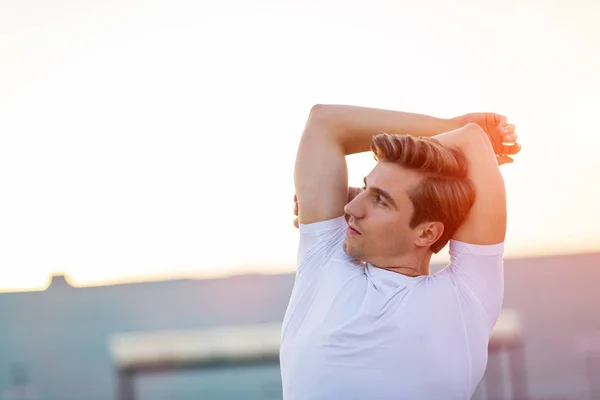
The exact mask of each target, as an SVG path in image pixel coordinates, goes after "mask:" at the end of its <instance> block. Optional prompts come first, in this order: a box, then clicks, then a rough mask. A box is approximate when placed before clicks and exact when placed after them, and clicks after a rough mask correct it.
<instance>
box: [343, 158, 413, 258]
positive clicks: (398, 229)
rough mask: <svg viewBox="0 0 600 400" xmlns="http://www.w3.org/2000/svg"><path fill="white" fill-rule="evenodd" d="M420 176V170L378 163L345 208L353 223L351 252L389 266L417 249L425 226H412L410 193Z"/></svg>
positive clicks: (347, 244) (348, 249)
mask: <svg viewBox="0 0 600 400" xmlns="http://www.w3.org/2000/svg"><path fill="white" fill-rule="evenodd" d="M419 179H420V175H419V173H418V172H416V171H413V170H408V169H405V168H403V167H401V166H399V165H397V164H394V163H391V162H385V161H384V162H379V163H378V164H377V166H376V167H375V168H374V169H373V170H372V171H371V173H370V174H369V175H368V176H367V177H365V188H364V189H365V190H364V191H363V192H362V193H360V194H359V195H358V196H356V197H355V198H354V199H353V200H352V201H351V202H350V203H348V204H347V205H346V207H345V209H344V210H345V212H346V214H348V224H349V226H350V228H349V229H348V232H347V233H346V238H345V240H344V250H345V252H346V253H347V254H348V255H350V256H351V257H353V258H355V259H358V260H361V261H366V262H369V263H371V264H373V265H376V266H380V267H385V266H392V265H394V263H396V262H398V260H399V259H401V258H402V257H403V255H406V253H407V252H411V251H414V250H415V242H416V241H418V238H419V236H420V228H421V227H415V228H414V229H411V228H410V226H409V223H410V220H411V218H412V215H413V205H412V202H411V200H410V198H409V197H408V192H409V191H410V190H411V189H412V188H413V187H415V186H416V185H417V184H418V183H419ZM352 228H354V229H356V231H355V230H353V229H352Z"/></svg>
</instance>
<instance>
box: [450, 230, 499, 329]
mask: <svg viewBox="0 0 600 400" xmlns="http://www.w3.org/2000/svg"><path fill="white" fill-rule="evenodd" d="M440 273H441V274H444V275H447V276H448V277H449V278H450V280H451V281H452V282H453V284H454V285H455V286H456V287H457V289H460V291H461V292H462V293H463V295H465V296H466V297H467V298H469V299H471V300H473V301H474V302H475V303H477V304H476V305H480V306H481V307H482V308H483V311H484V312H485V315H486V317H487V322H488V328H489V329H490V330H491V329H492V328H493V326H494V324H495V323H496V320H497V319H498V316H499V314H500V310H501V308H502V302H503V300H504V243H497V244H493V245H474V244H469V243H465V242H459V241H456V240H452V241H450V265H449V266H448V267H447V268H446V269H444V270H443V271H441V272H440Z"/></svg>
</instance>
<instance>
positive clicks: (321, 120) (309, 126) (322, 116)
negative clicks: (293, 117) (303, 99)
mask: <svg viewBox="0 0 600 400" xmlns="http://www.w3.org/2000/svg"><path fill="white" fill-rule="evenodd" d="M332 108H333V107H332V106H330V105H325V104H315V105H314V106H312V107H311V109H310V113H309V114H308V120H307V121H306V126H305V128H304V134H308V133H310V132H315V131H318V132H321V133H322V132H324V131H331V130H332V129H331V128H332V125H333V119H334V118H333V110H332Z"/></svg>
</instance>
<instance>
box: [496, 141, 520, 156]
mask: <svg viewBox="0 0 600 400" xmlns="http://www.w3.org/2000/svg"><path fill="white" fill-rule="evenodd" d="M520 151H521V144H520V143H515V144H513V145H504V146H502V150H501V151H500V154H510V155H515V154H517V153H518V152H520Z"/></svg>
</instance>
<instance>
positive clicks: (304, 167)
mask: <svg viewBox="0 0 600 400" xmlns="http://www.w3.org/2000/svg"><path fill="white" fill-rule="evenodd" d="M458 127H459V121H457V120H456V119H442V118H435V117H432V116H427V115H421V114H413V113H406V112H399V111H389V110H381V109H374V108H366V107H356V106H343V105H317V106H314V107H313V108H312V110H311V112H310V115H309V117H308V121H307V123H306V126H305V128H304V132H303V133H302V138H301V139H300V145H299V147H298V153H297V155H296V165H295V170H294V181H295V186H296V196H297V199H298V209H299V215H298V220H299V222H300V223H301V224H310V223H314V222H319V221H325V220H328V219H333V218H336V217H340V216H342V215H344V206H345V205H346V204H347V201H348V169H347V165H346V158H345V156H346V155H349V154H354V153H360V152H364V151H368V150H370V146H371V139H372V138H373V136H375V135H377V134H379V133H397V134H410V135H414V136H434V135H436V134H439V133H442V132H448V131H451V130H453V129H456V128H458Z"/></svg>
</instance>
